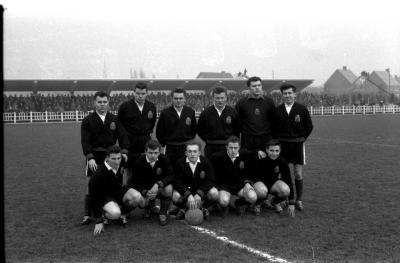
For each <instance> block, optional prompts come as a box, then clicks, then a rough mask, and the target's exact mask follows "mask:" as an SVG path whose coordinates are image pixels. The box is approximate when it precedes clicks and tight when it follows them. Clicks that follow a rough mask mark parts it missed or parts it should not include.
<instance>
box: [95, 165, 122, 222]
mask: <svg viewBox="0 0 400 263" xmlns="http://www.w3.org/2000/svg"><path fill="white" fill-rule="evenodd" d="M89 194H90V196H91V200H92V206H93V216H94V217H96V218H100V217H101V215H102V213H103V206H104V205H105V204H106V203H107V202H109V201H111V200H114V201H116V202H118V203H119V202H121V201H122V197H123V195H124V194H125V193H124V189H123V187H122V172H121V169H119V170H118V171H117V174H115V173H114V172H113V171H112V170H111V169H110V170H109V169H108V168H107V167H106V165H105V164H104V163H102V164H101V165H99V166H98V167H97V170H96V172H95V173H94V174H93V176H92V177H91V178H90V181H89Z"/></svg>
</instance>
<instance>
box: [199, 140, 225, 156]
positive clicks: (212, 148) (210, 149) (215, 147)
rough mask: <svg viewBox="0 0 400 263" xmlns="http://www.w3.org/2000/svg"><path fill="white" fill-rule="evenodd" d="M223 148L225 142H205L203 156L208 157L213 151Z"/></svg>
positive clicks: (222, 149)
mask: <svg viewBox="0 0 400 263" xmlns="http://www.w3.org/2000/svg"><path fill="white" fill-rule="evenodd" d="M224 150H226V146H225V144H206V147H204V156H205V157H207V158H208V159H210V157H211V155H213V153H216V152H221V151H224Z"/></svg>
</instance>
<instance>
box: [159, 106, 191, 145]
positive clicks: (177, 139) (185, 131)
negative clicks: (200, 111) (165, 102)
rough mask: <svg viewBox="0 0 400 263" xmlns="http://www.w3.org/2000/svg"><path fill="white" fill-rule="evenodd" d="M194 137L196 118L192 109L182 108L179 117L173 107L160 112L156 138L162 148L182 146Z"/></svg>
mask: <svg viewBox="0 0 400 263" xmlns="http://www.w3.org/2000/svg"><path fill="white" fill-rule="evenodd" d="M195 136H196V116H195V112H194V110H193V109H192V108H189V107H187V106H183V109H182V112H181V116H180V117H179V116H178V113H177V112H176V110H175V109H174V107H173V106H170V107H168V108H165V109H164V110H162V112H161V114H160V118H159V120H158V123H157V128H156V137H157V140H158V141H159V142H160V144H161V145H162V146H165V145H166V144H173V145H179V144H180V145H183V144H184V143H185V142H187V141H188V140H191V139H193V138H194V137H195Z"/></svg>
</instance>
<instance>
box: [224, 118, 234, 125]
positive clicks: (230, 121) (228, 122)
mask: <svg viewBox="0 0 400 263" xmlns="http://www.w3.org/2000/svg"><path fill="white" fill-rule="evenodd" d="M225 122H226V124H228V125H230V124H231V123H232V117H231V116H228V117H226V119H225Z"/></svg>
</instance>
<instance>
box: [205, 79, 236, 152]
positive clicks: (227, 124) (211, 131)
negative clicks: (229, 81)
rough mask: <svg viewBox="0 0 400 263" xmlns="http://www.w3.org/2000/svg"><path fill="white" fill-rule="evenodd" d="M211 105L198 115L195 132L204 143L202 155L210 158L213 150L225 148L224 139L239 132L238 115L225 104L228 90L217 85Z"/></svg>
mask: <svg viewBox="0 0 400 263" xmlns="http://www.w3.org/2000/svg"><path fill="white" fill-rule="evenodd" d="M212 96H213V105H211V106H209V107H208V108H206V109H205V110H204V111H203V112H202V113H201V114H200V117H199V122H198V124H197V134H198V135H199V136H200V138H201V139H202V140H203V141H204V142H205V143H206V146H205V148H204V155H205V156H206V157H207V158H211V155H212V154H213V153H215V152H219V151H223V150H226V148H225V146H226V140H227V139H228V138H229V137H230V136H232V135H235V136H238V137H239V134H240V123H239V118H238V115H237V113H236V111H235V109H233V108H232V107H231V106H229V105H227V104H226V103H227V99H228V91H227V90H226V88H225V87H223V86H217V87H215V88H214V89H213V91H212Z"/></svg>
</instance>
